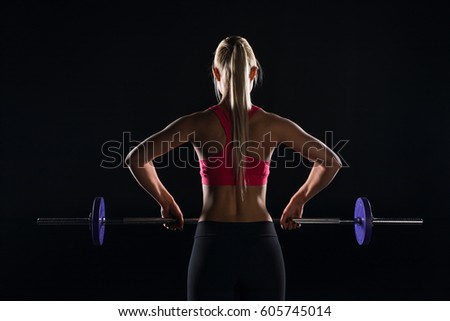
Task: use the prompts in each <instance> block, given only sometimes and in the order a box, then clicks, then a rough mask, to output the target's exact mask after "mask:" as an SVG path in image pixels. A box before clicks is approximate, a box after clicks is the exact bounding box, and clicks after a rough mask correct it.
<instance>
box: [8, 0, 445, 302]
mask: <svg viewBox="0 0 450 321" xmlns="http://www.w3.org/2000/svg"><path fill="white" fill-rule="evenodd" d="M275 3H276V2H272V3H270V4H266V3H265V2H261V1H240V2H233V1H226V2H209V3H207V4H204V5H201V4H197V3H195V2H189V1H169V2H158V3H156V2H155V3H152V4H151V5H149V4H148V5H147V6H137V5H135V4H130V3H128V2H124V3H123V4H122V5H112V4H111V3H110V2H107V1H103V2H98V3H97V4H95V5H94V4H92V3H91V2H85V3H82V2H78V1H77V2H73V3H70V2H55V3H53V4H47V5H42V4H38V3H36V2H33V3H32V2H30V3H28V2H26V1H18V2H16V4H14V5H12V4H9V5H3V8H2V10H1V11H2V16H3V17H2V19H1V20H2V21H1V23H2V51H1V52H2V54H1V57H2V59H1V123H0V125H1V127H0V129H1V194H0V197H1V202H0V206H1V208H0V210H1V223H0V228H1V231H0V232H1V233H0V240H1V243H0V250H1V252H0V254H1V257H0V269H1V273H0V298H1V299H3V300H185V298H186V296H185V292H186V271H187V265H188V260H189V255H190V249H191V246H192V242H193V234H194V227H193V226H186V228H185V231H184V232H183V233H171V232H168V231H165V230H163V228H162V227H157V226H153V227H149V226H146V227H141V226H135V227H127V226H124V227H109V228H108V229H107V231H106V240H105V245H104V246H103V247H102V248H96V247H93V246H92V245H91V241H90V236H89V231H88V229H87V228H85V227H42V226H37V225H36V218H37V217H55V216H56V217H86V216H87V215H88V214H89V211H90V207H91V203H92V200H93V198H94V197H95V196H100V195H101V196H104V197H105V199H106V202H107V211H108V215H109V217H119V216H158V215H159V207H158V206H157V204H156V203H155V202H154V201H153V199H151V198H150V197H149V196H148V195H147V194H146V193H145V192H144V191H143V190H142V189H141V188H140V187H139V186H138V185H137V183H136V182H135V181H134V179H133V178H132V176H131V175H130V173H129V171H128V170H127V169H125V168H123V166H121V163H120V161H121V160H120V159H117V158H115V159H114V158H112V156H118V155H123V154H124V153H126V151H128V149H129V148H130V147H131V146H133V144H135V142H136V141H139V140H142V139H144V138H146V137H147V136H149V135H150V134H152V133H154V132H155V131H157V130H160V129H161V128H163V127H164V126H165V125H167V124H168V123H169V122H170V121H172V120H174V119H175V118H177V117H179V116H181V115H183V114H186V113H190V112H193V111H197V110H201V109H204V108H206V107H208V106H210V105H212V104H214V103H215V102H216V101H215V96H214V92H213V85H212V81H211V75H210V64H211V61H212V53H213V51H214V49H215V47H216V46H217V44H218V42H219V41H220V40H221V39H222V38H224V37H226V36H228V35H236V34H237V35H242V36H244V37H246V38H247V39H248V40H249V42H250V43H251V45H252V46H253V48H254V51H255V53H256V55H257V57H258V59H259V60H260V62H261V65H262V68H263V71H264V77H265V78H264V81H263V84H262V86H261V87H258V88H256V89H255V91H254V92H253V101H254V103H255V104H257V105H260V106H261V107H263V108H265V109H267V110H269V111H273V112H276V113H278V114H280V115H283V116H286V117H289V118H291V119H293V120H295V121H296V122H297V123H299V124H300V125H301V126H302V127H303V128H304V129H305V130H306V131H308V132H309V133H311V134H313V135H315V136H316V137H318V138H319V139H322V140H325V138H326V136H327V134H326V132H332V133H333V139H332V140H331V139H329V137H328V138H327V144H328V145H329V146H331V147H334V148H335V150H339V153H340V155H341V157H342V158H343V159H344V160H345V161H346V163H347V164H348V166H347V167H346V168H344V169H343V170H342V171H341V172H340V173H339V175H338V176H337V177H336V179H335V181H334V182H333V183H332V185H330V186H329V187H328V188H327V189H325V190H324V191H323V192H322V193H320V194H319V195H318V196H316V197H315V198H314V199H313V200H311V202H310V203H308V204H307V206H306V208H305V214H304V215H305V217H316V216H318V217H319V216H340V217H344V218H346V217H351V216H352V211H353V206H354V201H355V199H356V197H358V196H367V197H368V198H369V199H370V200H371V203H372V207H373V210H374V215H375V216H378V217H383V216H384V217H423V218H424V220H425V224H424V225H423V227H420V228H419V227H405V228H400V227H376V229H375V231H374V237H373V241H372V243H371V244H370V246H368V247H365V248H362V247H359V246H358V245H357V244H356V242H355V240H354V236H353V231H352V228H351V227H348V226H347V227H345V226H344V227H321V226H314V227H313V226H303V227H302V229H301V230H299V231H295V232H287V231H282V230H281V229H279V228H278V231H279V237H280V242H281V245H282V248H283V251H284V256H285V262H286V272H287V281H288V283H287V299H288V300H441V299H445V300H448V299H450V278H449V276H448V271H449V267H450V251H449V249H450V236H449V235H450V233H449V226H450V225H449V205H448V197H447V192H448V185H447V184H446V183H447V181H448V173H449V171H448V158H449V153H448V147H449V139H448V138H449V133H448V126H449V121H448V120H449V119H448V118H449V108H450V103H449V102H450V99H449V98H450V94H449V92H450V91H449V88H450V81H449V71H450V70H449V53H450V50H449V43H450V42H449V40H450V37H449V35H450V33H449V26H450V24H449V22H450V19H449V18H448V17H449V11H448V10H447V8H446V7H444V6H442V5H438V4H433V2H431V1H420V2H414V3H410V2H409V3H406V2H405V3H399V2H389V3H387V4H382V3H380V2H370V3H367V4H362V3H360V2H356V3H350V2H345V3H342V2H341V3H339V4H337V3H335V2H324V1H305V2H297V3H296V4H281V3H280V4H275ZM364 3H365V2H364ZM346 141H348V142H347V144H345V145H344V143H345V142H346ZM179 153H180V154H177V157H181V158H183V159H185V160H190V161H191V162H190V163H192V158H193V156H192V150H191V149H187V150H182V151H180V152H179ZM170 157H172V156H170V155H169V156H167V158H170ZM277 157H278V158H279V159H284V160H286V159H289V158H291V157H292V154H289V152H287V153H286V155H285V156H283V155H281V154H280V155H277V156H276V157H275V159H276V158H277ZM283 157H284V158H283ZM295 159H296V161H297V163H295V164H297V166H291V167H293V168H283V166H276V167H275V166H274V167H273V168H272V172H271V176H270V178H269V187H268V201H267V206H268V208H269V210H270V211H271V213H272V214H273V216H274V217H279V216H280V214H281V211H282V210H283V208H284V206H285V205H286V202H287V201H288V200H289V198H290V196H291V195H292V193H293V192H294V191H295V190H296V189H297V188H298V187H299V186H300V185H301V184H302V182H303V180H304V179H305V177H306V175H307V173H308V168H307V166H306V165H302V164H299V159H298V158H295ZM169 163H170V162H169ZM282 163H283V162H279V163H277V164H282ZM193 164H194V165H195V163H193ZM291 164H292V162H291ZM180 167H182V166H175V165H174V166H169V167H167V168H160V170H159V173H160V176H161V179H162V181H163V182H164V183H165V184H166V186H167V188H168V189H169V191H171V192H172V194H173V195H174V196H175V198H176V200H177V201H178V203H179V204H180V206H181V208H182V210H183V212H184V213H185V217H195V216H197V213H198V212H199V209H200V207H201V185H200V176H199V174H198V168H195V166H184V167H187V168H180Z"/></svg>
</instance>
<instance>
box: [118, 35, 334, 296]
mask: <svg viewBox="0 0 450 321" xmlns="http://www.w3.org/2000/svg"><path fill="white" fill-rule="evenodd" d="M212 73H213V77H214V84H215V88H216V93H217V96H218V104H217V105H214V106H212V107H209V108H206V109H203V110H201V111H198V112H195V113H192V114H189V115H186V116H183V117H181V118H179V119H177V120H175V121H174V122H172V123H171V124H169V125H168V126H167V127H166V128H164V129H163V130H161V131H159V132H157V133H155V134H153V135H152V136H150V137H149V138H147V139H146V140H144V141H143V142H142V143H140V144H139V145H138V146H136V147H135V148H134V149H133V150H132V151H131V152H130V153H129V155H128V156H127V158H126V164H127V165H128V166H129V168H130V170H131V172H132V174H133V176H134V177H135V179H136V180H137V182H138V183H139V184H140V185H141V186H142V187H143V188H144V189H145V190H146V191H147V192H148V193H149V194H150V195H151V196H152V197H153V198H154V199H155V200H156V201H157V202H158V203H159V205H160V206H161V215H162V217H163V218H173V219H175V222H174V223H171V224H165V225H164V226H165V227H166V228H167V229H169V230H182V229H183V224H184V221H183V214H182V211H181V209H180V207H179V206H178V204H177V203H176V201H175V199H174V198H173V196H172V195H171V194H170V192H169V191H168V190H167V189H166V188H165V186H164V185H163V184H162V182H161V181H160V180H159V178H158V175H157V172H156V170H155V167H154V166H153V163H152V160H153V159H154V158H156V157H159V156H161V155H163V154H165V153H167V152H169V151H170V150H172V149H174V148H176V147H178V146H180V145H181V144H184V143H185V142H191V143H192V144H193V146H194V149H195V151H196V153H197V155H198V159H199V160H200V175H201V180H202V185H203V207H202V211H201V213H200V217H199V223H198V224H197V228H196V232H195V239H194V245H193V248H192V253H191V258H190V262H189V268H188V277H187V289H188V292H187V299H188V300H284V299H285V282H286V277H285V268H284V261H283V254H282V251H281V248H280V244H279V242H278V237H277V233H276V230H275V227H274V223H273V222H272V217H271V215H270V213H269V212H268V211H267V208H266V184H267V177H268V175H269V164H270V159H271V156H272V153H273V152H274V150H275V149H276V148H277V146H278V145H279V144H286V145H287V146H289V147H291V148H292V149H293V150H294V151H295V152H298V153H300V154H301V155H302V156H303V157H305V158H306V159H308V160H309V161H311V162H313V163H314V166H312V168H311V171H310V173H309V176H308V178H307V180H306V181H305V182H304V184H302V185H301V186H300V188H299V189H298V191H297V192H296V193H295V194H294V195H292V197H291V198H290V201H289V203H288V204H287V206H286V207H285V209H284V211H283V213H282V215H281V219H280V224H281V227H282V228H283V229H284V230H294V229H296V228H298V227H299V225H298V224H296V223H295V222H293V221H292V219H295V218H301V217H302V214H303V207H304V205H305V204H306V203H307V202H308V201H309V200H310V199H311V198H312V197H313V196H315V195H316V194H317V193H318V192H319V191H321V190H322V189H323V188H325V187H326V186H327V185H328V184H329V183H330V182H331V181H332V180H333V178H334V177H335V175H336V173H337V172H338V170H339V169H340V168H341V162H340V160H339V158H338V157H337V155H336V154H335V153H334V152H333V151H332V150H331V149H330V148H328V147H327V146H326V145H325V144H323V143H322V142H321V141H319V140H318V139H317V138H315V137H312V136H311V135H309V134H308V133H306V132H305V131H304V130H302V128H301V127H299V126H298V125H297V124H296V123H295V122H293V121H291V120H289V119H287V118H284V117H281V116H279V115H276V114H275V113H272V112H268V111H265V110H264V109H262V108H260V107H258V106H256V105H253V104H252V102H251V98H250V93H251V90H252V88H253V86H254V85H255V84H256V83H257V81H258V78H259V76H260V74H261V70H260V65H259V63H258V61H257V59H256V57H255V55H254V52H253V50H252V48H251V46H250V44H249V43H248V41H247V40H246V39H244V38H242V37H239V36H233V37H227V38H226V39H224V40H222V41H221V42H220V43H219V45H218V47H217V49H216V51H215V55H214V61H213V65H212Z"/></svg>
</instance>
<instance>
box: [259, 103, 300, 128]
mask: <svg viewBox="0 0 450 321" xmlns="http://www.w3.org/2000/svg"><path fill="white" fill-rule="evenodd" d="M258 108H260V107H258ZM258 115H259V118H260V120H261V121H263V122H264V124H265V125H266V126H267V127H268V128H269V129H271V130H276V129H280V130H282V129H287V128H289V127H292V126H294V127H296V126H298V124H297V123H296V122H294V121H293V120H291V119H289V118H287V117H284V116H281V115H279V114H276V113H274V112H270V111H267V110H265V109H263V108H260V110H259V111H258Z"/></svg>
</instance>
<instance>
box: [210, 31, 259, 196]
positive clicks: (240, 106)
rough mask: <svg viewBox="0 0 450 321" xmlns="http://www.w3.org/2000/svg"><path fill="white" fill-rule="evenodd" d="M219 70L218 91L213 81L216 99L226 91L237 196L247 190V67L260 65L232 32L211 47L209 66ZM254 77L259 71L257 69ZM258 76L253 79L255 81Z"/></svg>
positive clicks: (248, 93) (248, 105)
mask: <svg viewBox="0 0 450 321" xmlns="http://www.w3.org/2000/svg"><path fill="white" fill-rule="evenodd" d="M214 67H216V68H218V69H219V70H220V72H221V79H223V81H224V87H223V90H225V91H226V93H221V92H220V91H219V90H218V86H217V81H216V79H215V78H214V87H215V89H216V96H217V98H218V100H219V101H221V100H222V99H223V96H222V94H224V95H226V97H227V102H228V103H229V105H230V108H231V122H232V135H233V143H234V146H233V155H232V156H233V163H232V164H233V169H234V174H235V179H236V185H237V186H238V192H239V193H240V196H241V199H242V200H244V194H245V192H246V190H247V182H246V179H245V156H246V155H247V153H246V144H247V143H248V140H249V134H248V131H249V130H248V111H249V109H250V108H251V107H252V102H251V99H250V91H251V88H250V84H251V82H250V70H251V68H252V67H256V68H258V69H260V66H259V63H258V61H257V60H256V57H255V54H254V53H253V50H252V48H251V47H250V44H249V43H248V42H247V40H246V39H244V38H242V37H239V36H233V37H228V38H226V39H224V40H222V41H221V43H220V44H219V46H218V47H217V49H216V51H215V57H214V64H213V68H214ZM257 76H258V77H260V76H261V74H260V73H259V72H258V74H257ZM257 80H258V79H255V84H256V83H257Z"/></svg>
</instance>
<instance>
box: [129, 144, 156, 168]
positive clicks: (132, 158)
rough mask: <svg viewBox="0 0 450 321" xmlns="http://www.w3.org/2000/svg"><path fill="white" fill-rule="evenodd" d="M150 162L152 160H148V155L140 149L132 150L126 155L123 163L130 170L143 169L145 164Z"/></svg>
mask: <svg viewBox="0 0 450 321" xmlns="http://www.w3.org/2000/svg"><path fill="white" fill-rule="evenodd" d="M151 162H152V158H149V155H147V153H146V152H145V150H143V149H142V148H134V149H133V150H132V151H131V152H129V153H128V155H127V156H126V157H125V161H124V163H125V165H126V166H127V167H128V168H130V169H133V168H138V167H144V166H145V164H147V163H151Z"/></svg>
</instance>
